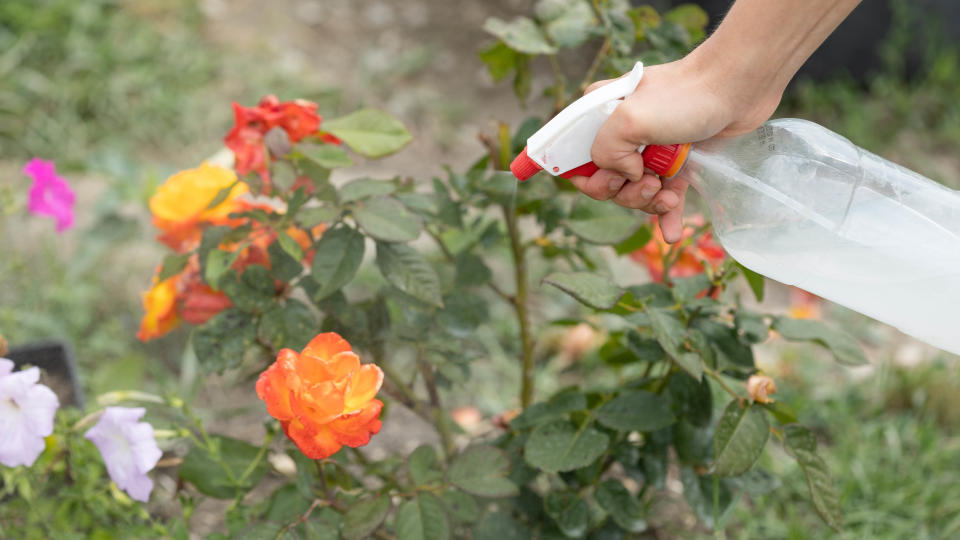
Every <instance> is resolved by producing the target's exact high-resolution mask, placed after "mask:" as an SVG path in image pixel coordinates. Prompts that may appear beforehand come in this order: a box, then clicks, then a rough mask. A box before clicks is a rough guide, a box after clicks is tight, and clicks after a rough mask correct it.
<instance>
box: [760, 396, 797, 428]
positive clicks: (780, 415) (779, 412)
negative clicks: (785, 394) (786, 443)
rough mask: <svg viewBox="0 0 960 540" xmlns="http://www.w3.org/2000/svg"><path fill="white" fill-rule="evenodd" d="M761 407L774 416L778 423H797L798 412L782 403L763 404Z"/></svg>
mask: <svg viewBox="0 0 960 540" xmlns="http://www.w3.org/2000/svg"><path fill="white" fill-rule="evenodd" d="M761 406H762V407H763V408H764V409H766V410H767V411H768V412H769V413H770V414H772V415H773V417H774V418H776V419H777V422H780V423H781V424H792V423H794V422H796V421H797V411H795V410H793V407H791V406H789V405H787V404H786V403H784V402H782V401H774V402H773V403H763V404H761Z"/></svg>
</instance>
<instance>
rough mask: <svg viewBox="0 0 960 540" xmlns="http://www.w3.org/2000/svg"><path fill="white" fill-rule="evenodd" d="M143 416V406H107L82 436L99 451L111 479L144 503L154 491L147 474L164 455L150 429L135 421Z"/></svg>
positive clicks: (143, 423) (148, 425)
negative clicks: (93, 424)
mask: <svg viewBox="0 0 960 540" xmlns="http://www.w3.org/2000/svg"><path fill="white" fill-rule="evenodd" d="M144 413H146V411H145V410H144V409H143V408H142V407H137V408H129V407H107V408H106V409H104V411H103V415H102V416H101V417H100V420H99V421H98V422H97V424H96V425H95V426H93V427H92V428H90V429H89V430H88V431H87V433H86V434H84V437H86V438H87V439H89V440H91V441H92V442H93V444H95V445H96V446H97V449H99V450H100V455H101V456H102V457H103V462H104V463H105V464H106V465H107V473H108V474H109V475H110V479H111V480H113V481H114V483H116V484H117V486H119V487H120V489H122V490H124V491H126V492H127V493H128V494H129V495H130V496H131V497H133V498H134V499H136V500H138V501H142V502H147V499H149V498H150V492H151V491H152V490H153V480H151V479H150V477H149V476H147V472H148V471H150V470H151V469H153V468H154V467H155V466H156V464H157V461H160V456H161V455H162V454H163V453H162V452H161V451H160V448H159V447H157V441H156V440H155V439H154V438H153V426H151V425H150V424H148V423H146V422H138V420H140V418H141V417H143V415H144Z"/></svg>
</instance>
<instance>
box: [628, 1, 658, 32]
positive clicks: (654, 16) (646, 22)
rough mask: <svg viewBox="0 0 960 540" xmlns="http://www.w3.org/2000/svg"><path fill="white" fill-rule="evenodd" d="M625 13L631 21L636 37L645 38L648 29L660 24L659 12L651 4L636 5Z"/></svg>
mask: <svg viewBox="0 0 960 540" xmlns="http://www.w3.org/2000/svg"><path fill="white" fill-rule="evenodd" d="M627 15H628V16H629V17H630V20H631V21H633V26H634V28H635V29H636V30H635V31H636V38H637V39H645V33H646V31H647V30H648V29H650V28H656V27H658V26H660V22H661V21H660V14H659V13H657V10H656V9H654V8H653V6H637V7H635V8H633V9H630V10H628V11H627Z"/></svg>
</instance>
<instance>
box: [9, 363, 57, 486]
mask: <svg viewBox="0 0 960 540" xmlns="http://www.w3.org/2000/svg"><path fill="white" fill-rule="evenodd" d="M39 380H40V370H39V369H38V368H35V367H32V368H30V369H25V370H22V371H18V372H16V373H14V372H13V361H12V360H7V359H6V358H0V463H3V464H4V465H6V466H7V467H16V466H17V465H26V466H27V467H29V466H31V465H33V462H34V461H36V460H37V457H38V456H40V454H41V453H42V452H43V449H44V448H45V446H46V444H45V443H44V441H43V438H44V437H46V436H48V435H50V434H51V433H53V415H54V413H56V412H57V407H59V406H60V401H59V400H58V399H57V396H56V394H54V393H53V391H52V390H50V389H49V388H47V387H46V386H44V385H42V384H38V383H37V381H39Z"/></svg>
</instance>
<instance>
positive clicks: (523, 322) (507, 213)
mask: <svg viewBox="0 0 960 540" xmlns="http://www.w3.org/2000/svg"><path fill="white" fill-rule="evenodd" d="M501 208H503V216H504V218H505V220H506V222H507V232H508V233H509V235H510V249H511V252H512V253H513V271H514V278H515V279H516V282H517V294H516V295H515V296H514V298H513V307H514V310H516V312H517V322H518V323H519V324H520V348H521V353H522V356H521V358H522V367H521V372H520V407H521V408H524V409H525V408H527V406H529V405H530V402H531V401H532V400H533V341H532V340H531V337H530V322H529V320H528V316H527V267H526V261H525V260H524V254H523V244H522V243H521V241H520V231H519V230H518V228H517V214H516V212H515V208H513V207H510V206H507V205H501Z"/></svg>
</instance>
